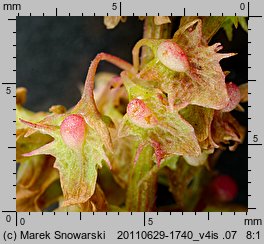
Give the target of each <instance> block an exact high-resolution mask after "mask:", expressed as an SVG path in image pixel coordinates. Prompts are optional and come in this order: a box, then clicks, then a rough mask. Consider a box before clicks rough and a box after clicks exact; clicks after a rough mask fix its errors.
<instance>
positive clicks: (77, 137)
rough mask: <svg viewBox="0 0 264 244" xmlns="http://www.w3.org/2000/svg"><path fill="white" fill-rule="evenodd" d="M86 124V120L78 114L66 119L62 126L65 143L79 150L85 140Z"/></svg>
mask: <svg viewBox="0 0 264 244" xmlns="http://www.w3.org/2000/svg"><path fill="white" fill-rule="evenodd" d="M85 130H86V123H85V120H84V118H83V117H82V116H81V115H78V114H71V115H69V116H68V117H66V118H65V119H64V120H63V122H62V123H61V126H60V133H61V136H62V139H63V141H64V142H65V144H66V145H67V146H69V147H70V148H79V147H80V146H82V144H83V142H84V139H85Z"/></svg>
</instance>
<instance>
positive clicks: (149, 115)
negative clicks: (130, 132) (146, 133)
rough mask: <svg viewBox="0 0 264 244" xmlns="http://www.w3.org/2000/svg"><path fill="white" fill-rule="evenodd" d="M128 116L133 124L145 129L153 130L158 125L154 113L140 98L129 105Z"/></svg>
mask: <svg viewBox="0 0 264 244" xmlns="http://www.w3.org/2000/svg"><path fill="white" fill-rule="evenodd" d="M127 115H128V117H129V118H130V119H131V120H132V122H133V123H135V124H136V125H138V126H140V127H143V128H152V127H153V126H155V125H156V124H157V123H158V120H157V119H156V117H155V115H154V114H153V112H152V111H151V110H150V109H149V108H148V107H147V105H146V104H145V103H144V102H143V101H142V100H141V99H138V98H135V99H133V100H132V101H131V102H130V103H129V104H128V105H127Z"/></svg>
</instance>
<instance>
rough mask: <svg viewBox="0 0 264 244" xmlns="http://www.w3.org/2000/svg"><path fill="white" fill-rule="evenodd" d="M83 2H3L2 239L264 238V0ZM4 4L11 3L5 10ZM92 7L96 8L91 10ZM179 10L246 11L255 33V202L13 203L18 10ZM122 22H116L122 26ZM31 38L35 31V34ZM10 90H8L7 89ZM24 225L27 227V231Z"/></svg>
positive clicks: (251, 197)
mask: <svg viewBox="0 0 264 244" xmlns="http://www.w3.org/2000/svg"><path fill="white" fill-rule="evenodd" d="M80 2H83V5H82V4H79V3H78V4H73V3H68V2H65V3H64V4H61V3H60V2H59V1H57V0H54V1H53V3H50V4H48V3H46V2H41V3H39V5H38V4H36V2H34V1H31V0H29V1H28V3H20V4H19V5H20V7H21V9H20V10H16V8H19V6H18V4H15V3H10V4H9V3H6V4H2V6H1V7H2V9H3V10H2V13H3V14H2V13H1V17H0V18H1V27H2V23H3V28H1V30H2V29H3V30H4V31H3V34H2V36H3V38H2V42H3V47H2V49H1V53H3V57H4V59H3V61H2V59H1V61H2V63H1V65H2V66H3V76H2V77H1V78H2V81H3V82H2V94H1V97H2V98H3V100H1V101H4V102H2V104H3V116H2V120H3V121H5V123H3V126H2V127H3V128H2V131H1V132H0V133H1V136H2V135H3V139H1V140H3V141H1V142H2V143H3V155H4V156H3V160H2V165H4V166H3V170H2V173H1V175H0V178H3V179H6V180H5V181H3V182H1V184H2V185H3V186H2V187H3V190H2V192H3V193H4V194H3V195H2V198H3V202H2V203H1V204H3V206H1V211H2V213H1V215H2V216H1V217H2V218H1V219H2V223H1V229H0V231H1V234H2V236H1V237H0V238H2V239H3V240H2V241H3V243H4V241H5V240H7V238H10V239H9V241H14V236H13V233H16V235H17V239H16V242H17V243H25V241H28V240H25V239H26V237H27V235H30V233H31V234H32V236H33V235H34V233H42V234H43V237H44V236H45V234H46V237H47V238H48V237H49V238H51V239H52V243H53V241H54V243H65V242H66V243H67V241H70V240H72V239H70V238H76V236H77V235H78V233H79V234H80V233H82V235H83V237H84V238H86V240H85V241H86V242H87V241H89V240H97V241H98V242H100V243H109V242H110V243H111V242H112V241H118V240H120V239H121V240H122V242H124V243H134V242H135V241H140V243H141V242H142V243H153V240H154V239H155V238H154V237H157V239H158V240H156V242H160V243H164V242H166V243H175V242H177V241H178V242H179V243H184V242H186V243H187V242H201V243H204V242H206V243H207V242H208V243H214V241H215V242H217V241H218V242H219V241H221V242H222V243H242V244H243V243H251V242H252V243H262V242H263V234H264V233H263V230H262V229H263V228H262V221H263V219H264V212H263V209H262V206H263V204H264V201H263V196H262V195H263V194H262V195H261V194H260V193H261V192H262V189H261V185H263V179H262V177H261V172H264V171H263V170H264V168H263V165H262V164H261V162H262V161H261V160H262V158H263V157H262V155H263V143H262V142H263V132H262V125H263V115H262V113H261V112H262V111H261V109H262V107H261V106H260V105H259V104H261V103H262V104H263V101H262V100H263V97H262V95H261V92H260V91H263V90H264V88H263V84H262V82H261V78H262V76H261V75H260V74H261V71H262V70H261V65H260V64H259V63H258V61H259V60H258V59H259V57H260V56H261V55H260V54H259V53H260V51H261V50H260V48H261V45H262V43H263V41H264V40H263V37H262V34H261V31H260V30H262V29H263V25H264V24H263V15H262V14H263V11H262V9H263V5H262V4H261V3H260V2H261V1H256V2H254V3H253V2H249V1H248V2H241V1H234V2H233V1H232V3H231V2H230V4H228V5H227V4H226V5H225V3H224V2H222V3H218V2H217V3H214V4H212V3H210V2H209V1H204V0H202V1H201V3H200V4H198V3H193V2H191V1H188V0H186V1H183V2H181V3H175V1H169V0H168V2H170V3H167V1H166V0H164V2H161V3H160V2H159V1H154V2H152V3H151V4H144V3H143V1H142V2H141V3H140V4H138V6H136V5H137V4H134V3H129V2H128V1H126V0H124V1H116V2H115V1H110V2H107V3H106V2H102V1H101V0H97V1H95V2H93V3H92V2H91V3H89V8H88V7H87V3H86V4H85V1H80ZM205 2H207V4H205ZM261 5H262V6H261ZM115 6H116V7H115ZM5 8H6V11H4V9H5ZM7 9H8V10H7ZM215 10H217V11H215ZM90 11H92V12H91V13H90ZM165 13H166V14H165ZM179 14H181V15H183V16H231V15H233V16H238V17H240V16H247V17H248V26H249V28H248V36H249V40H250V41H247V44H248V46H250V52H247V58H248V65H247V68H248V72H250V78H251V77H252V78H254V79H247V81H248V83H249V86H250V92H248V95H250V105H248V104H247V105H246V106H245V107H244V109H245V110H246V111H247V110H249V111H250V117H249V116H248V117H246V118H248V120H247V123H249V124H250V128H249V129H247V130H246V131H247V133H248V142H247V145H248V151H249V152H248V154H249V155H251V156H248V160H249V164H250V165H249V166H248V168H247V169H246V171H247V174H248V175H249V176H250V177H248V179H247V181H246V182H245V184H244V185H243V187H246V185H247V187H248V193H247V197H248V206H250V207H248V208H247V209H241V211H238V212H234V211H232V210H228V211H229V212H224V210H221V211H223V212H220V211H217V212H199V211H196V212H181V210H180V212H173V211H171V209H166V212H131V211H129V212H121V211H122V210H119V209H118V210H117V211H118V212H89V213H85V212H79V213H74V212H70V210H69V211H67V212H53V213H50V212H45V211H44V210H43V212H32V211H30V212H28V211H26V212H17V211H16V210H8V209H16V200H17V199H18V196H16V192H15V190H14V188H16V187H17V186H18V183H17V182H16V179H14V178H18V179H19V174H17V172H16V169H17V160H16V159H13V158H14V154H15V151H14V150H6V149H16V150H17V149H18V148H17V147H16V146H8V145H14V136H17V135H18V136H19V134H17V133H14V130H13V129H14V128H13V127H14V123H17V122H16V120H17V119H16V120H15V118H14V115H15V113H16V109H15V108H14V102H15V98H16V95H15V88H16V86H17V85H18V86H19V85H20V81H19V80H17V79H16V75H17V73H16V72H17V71H18V72H20V74H22V73H23V72H24V70H22V69H21V67H19V65H15V66H14V61H15V62H16V63H17V64H18V61H19V62H21V56H19V55H17V54H16V52H15V50H17V48H20V49H21V46H20V43H19V42H17V36H14V35H13V34H16V35H17V34H18V35H19V34H21V33H19V32H18V25H19V24H20V23H19V20H20V18H30V17H31V18H32V19H34V20H36V21H37V18H38V16H41V17H44V16H49V17H51V16H52V17H55V16H56V17H58V19H62V18H63V16H65V17H71V18H74V17H75V16H79V17H86V16H122V15H123V16H154V15H155V16H164V15H167V16H175V15H176V16H177V15H179ZM45 18H46V17H45ZM128 21H130V19H128ZM14 24H15V25H14ZM125 24H126V23H119V25H121V26H122V25H125ZM16 28H17V29H16ZM118 28H119V27H118ZM87 31H89V30H87ZM113 31H117V30H113ZM131 31H132V30H131ZM95 34H97V33H95ZM95 36H96V35H95ZM32 38H34V37H33V36H32ZM66 41H67V40H66ZM107 41H108V40H107ZM13 43H15V44H13ZM13 47H15V49H14V48H13ZM11 48H12V49H11ZM4 49H6V51H5V50H4ZM6 53H7V54H6ZM58 55H59V52H58ZM17 57H18V58H17ZM19 59H20V60H19ZM260 63H261V62H260ZM16 66H17V67H16ZM14 72H15V73H14ZM251 73H252V74H251ZM247 78H249V77H247ZM9 81H10V82H9ZM12 81H17V82H12ZM9 85H10V86H9ZM51 89H52V88H51ZM10 91H11V94H10V95H9V94H8V93H9V92H10ZM4 99H5V100H4ZM11 100H12V101H11ZM11 114H12V116H11ZM244 115H245V114H244ZM246 116H247V115H246ZM11 122H12V123H11ZM1 125H2V124H1ZM9 127H10V128H9ZM255 136H257V137H255ZM12 162H13V163H12ZM14 163H15V164H14ZM231 163H232V162H231ZM239 170H240V169H238V170H237V171H239ZM237 174H239V173H237ZM14 175H15V176H16V177H14ZM190 184H191V183H190ZM239 187H242V186H239ZM1 189H2V188H1ZM238 197H241V196H238ZM167 211H168V212H167ZM186 223H188V225H186ZM25 229H27V230H28V231H29V232H28V233H26V232H25ZM54 230H55V231H54ZM87 232H89V233H87ZM85 234H86V235H85ZM23 237H25V239H23ZM55 237H56V238H55ZM92 237H94V239H93V238H92ZM63 238H64V239H63ZM89 238H90V239H89ZM261 240H262V241H261ZM38 241H39V242H40V243H41V241H40V239H37V240H36V243H38ZM74 242H77V243H78V242H83V240H80V239H74ZM84 243H85V242H84Z"/></svg>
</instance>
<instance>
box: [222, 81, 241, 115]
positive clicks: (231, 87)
mask: <svg viewBox="0 0 264 244" xmlns="http://www.w3.org/2000/svg"><path fill="white" fill-rule="evenodd" d="M226 89H227V94H228V97H229V102H228V104H227V105H226V107H225V108H223V109H222V112H230V111H232V110H233V109H235V108H236V107H237V105H238V104H239V102H240V97H241V96H240V90H239V87H238V86H237V85H236V84H234V83H232V82H230V83H227V84H226Z"/></svg>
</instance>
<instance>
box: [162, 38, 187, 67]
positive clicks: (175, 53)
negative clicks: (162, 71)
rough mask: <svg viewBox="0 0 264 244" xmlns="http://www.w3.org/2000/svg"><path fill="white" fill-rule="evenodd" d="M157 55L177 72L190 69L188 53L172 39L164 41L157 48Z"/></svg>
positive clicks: (163, 62)
mask: <svg viewBox="0 0 264 244" xmlns="http://www.w3.org/2000/svg"><path fill="white" fill-rule="evenodd" d="M157 57H158V59H159V60H160V62H161V63H162V64H164V65H165V66H166V67H168V68H169V69H171V70H173V71H176V72H186V71H187V70H189V62H188V59H187V55H186V54H185V52H184V51H183V50H182V49H181V47H180V46H179V45H178V44H177V43H175V42H174V41H172V40H167V41H164V42H162V43H161V44H160V45H159V47H158V50H157Z"/></svg>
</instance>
